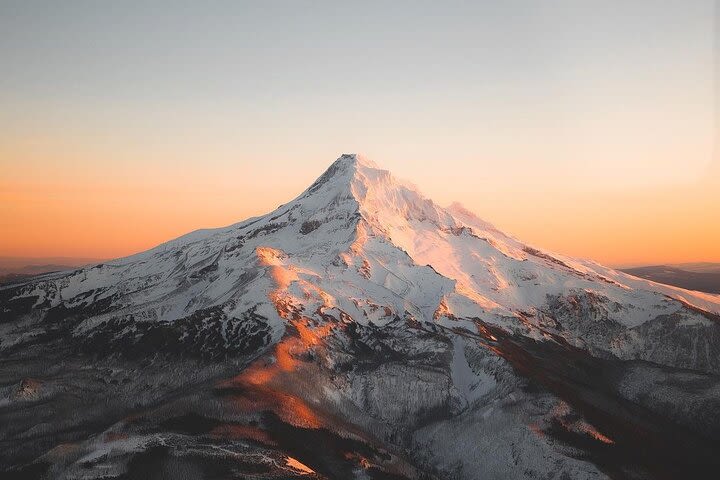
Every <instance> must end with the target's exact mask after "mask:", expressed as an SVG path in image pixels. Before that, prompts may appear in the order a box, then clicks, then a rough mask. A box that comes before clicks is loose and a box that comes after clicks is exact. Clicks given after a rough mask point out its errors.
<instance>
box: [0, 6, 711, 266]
mask: <svg viewBox="0 0 720 480" xmlns="http://www.w3.org/2000/svg"><path fill="white" fill-rule="evenodd" d="M148 3H151V5H148ZM340 3H344V5H341V4H340ZM715 16H716V13H715V11H714V4H713V2H712V1H711V0H707V1H701V0H683V1H679V0H678V1H658V0H653V1H643V0H635V1H632V2H627V1H609V0H603V1H594V0H585V1H576V0H567V1H552V0H548V1H542V2H535V1H518V0H510V1H503V2H495V1H475V2H421V1H412V2H403V1H395V2H372V1H369V2H368V1H365V2H320V1H308V2H301V1H292V2H290V1H288V2H272V1H262V2H260V1H258V2H240V1H223V2H220V1H216V2H212V1H210V2H178V1H174V2H160V1H154V2H130V1H123V2H95V1H84V2H81V1H68V2H54V1H49V2H37V1H29V0H22V1H8V0H2V1H0V65H2V74H1V75H0V106H1V108H0V256H82V257H115V256H121V255H126V254H130V253H133V252H136V251H139V250H143V249H146V248H149V247H151V246H153V245H155V244H157V243H160V242H162V241H164V240H167V239H169V238H171V237H174V236H178V235H180V234H182V233H185V232H187V231H190V230H193V229H196V228H201V227H212V226H221V225H225V224H229V223H233V222H236V221H239V220H242V219H244V218H246V217H248V216H252V215H257V214H260V213H264V212H267V211H269V210H272V209H274V208H275V207H276V206H277V205H278V204H280V203H284V202H286V201H288V200H290V199H291V198H292V197H294V196H295V195H297V194H298V193H299V192H300V191H302V190H303V189H304V188H305V187H307V186H308V185H309V184H310V183H311V182H312V181H313V180H314V179H315V177H317V176H318V175H320V174H321V173H322V171H323V170H324V169H325V168H326V167H327V166H328V165H329V164H330V163H331V162H332V161H333V160H334V159H335V158H337V156H338V155H339V154H340V153H343V152H362V153H364V154H365V155H367V156H368V157H370V158H372V159H373V160H375V161H376V162H377V163H379V164H381V165H383V166H385V167H386V168H388V169H390V170H391V171H393V172H394V173H395V174H396V175H398V176H400V177H403V178H406V179H408V180H411V181H413V182H414V183H415V184H417V185H418V186H419V187H420V188H421V189H422V190H423V191H425V193H427V194H428V195H429V196H430V197H431V198H433V199H435V200H436V201H438V203H441V204H447V203H450V202H451V201H453V200H459V201H460V202H462V203H463V204H465V205H466V206H467V207H468V208H470V209H471V210H473V211H475V212H476V213H478V214H479V215H480V216H482V217H484V218H486V219H487V220H490V221H492V222H493V223H495V224H496V225H497V226H498V227H500V228H502V229H504V230H506V231H507V232H509V233H511V234H513V235H515V236H517V237H518V238H520V239H523V240H525V241H527V242H530V243H532V244H535V245H537V246H540V247H544V248H547V249H550V250H554V251H557V252H561V253H565V254H569V255H574V256H581V257H588V258H593V259H596V260H598V261H601V262H604V263H608V264H612V265H619V264H623V265H625V264H643V263H663V262H682V261H720V220H718V218H719V217H720V215H718V211H720V193H718V192H719V191H720V181H718V178H720V168H718V163H717V162H716V161H714V151H715V150H714V145H715V142H716V141H717V137H718V135H717V127H716V124H717V122H716V121H715V117H716V112H717V99H716V96H715V94H714V93H715V90H716V79H717V75H715V74H714V72H715V70H717V67H716V65H717V59H716V48H715V46H714V42H715V40H714V35H715V26H714V20H715Z"/></svg>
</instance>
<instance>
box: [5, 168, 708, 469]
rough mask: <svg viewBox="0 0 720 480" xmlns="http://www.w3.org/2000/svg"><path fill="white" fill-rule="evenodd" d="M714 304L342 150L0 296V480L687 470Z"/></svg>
mask: <svg viewBox="0 0 720 480" xmlns="http://www.w3.org/2000/svg"><path fill="white" fill-rule="evenodd" d="M719 313H720V297H718V296H717V295H711V294H702V293H699V292H690V291H687V290H682V289H679V288H674V287H667V286H662V285H659V284H655V283H652V282H649V281H645V280H640V279H637V278H634V277H631V276H629V275H626V274H623V273H620V272H616V271H613V270H611V269H608V268H605V267H602V266H600V265H597V264H595V263H593V262H587V261H581V260H576V259H571V258H566V257H563V256H559V255H553V254H551V253H548V252H544V251H542V250H539V249H537V248H534V247H531V246H528V245H525V244H523V243H521V242H520V241H518V240H516V239H514V238H511V237H509V236H507V235H505V234H503V233H502V232H500V231H498V230H497V229H495V228H494V227H493V226H492V225H490V224H488V223H487V222H484V221H482V220H480V219H479V218H477V217H475V216H474V215H473V214H472V213H470V212H468V211H467V210H465V209H464V208H462V207H461V206H459V205H457V204H454V205H452V206H450V207H448V208H442V207H440V206H438V205H436V204H435V203H433V202H432V201H431V200H429V199H427V198H425V197H424V196H422V194H420V193H419V192H418V191H417V190H416V189H415V188H414V187H412V186H411V185H408V184H406V183H403V182H401V181H398V180H397V179H395V178H394V177H393V176H392V175H391V174H390V173H389V172H387V171H385V170H382V169H380V168H379V167H377V166H376V165H374V164H373V163H372V162H370V161H368V160H366V159H364V158H362V157H359V156H357V155H343V156H341V157H340V158H339V159H338V160H337V161H336V162H334V163H333V164H332V165H331V166H330V168H329V169H328V170H327V171H326V172H325V173H324V174H323V175H322V176H321V177H320V178H318V180H317V181H316V182H315V183H313V185H311V186H310V187H309V188H308V189H307V190H306V191H305V192H303V193H302V194H301V195H300V196H299V197H298V198H296V199H295V200H293V201H291V202H290V203H288V204H286V205H282V206H281V207H279V208H278V209H277V210H276V211H274V212H271V213H269V214H267V215H264V216H262V217H257V218H253V219H249V220H246V221H244V222H241V223H238V224H235V225H231V226H229V227H226V228H221V229H216V230H202V231H197V232H193V233H190V234H188V235H186V236H183V237H180V238H178V239H176V240H172V241H170V242H167V243H165V244H162V245H160V246H158V247H156V248H154V249H152V250H149V251H147V252H143V253H140V254H138V255H134V256H132V257H127V258H123V259H119V260H115V261H112V262H108V263H105V264H102V265H96V266H93V267H90V268H86V269H81V270H77V271H74V272H69V273H68V272H65V273H59V274H49V275H45V276H41V277H36V278H33V279H30V280H28V281H27V282H25V283H18V284H13V285H10V286H5V287H0V361H2V365H3V368H2V369H0V425H2V427H1V428H0V469H1V470H0V471H3V472H5V476H7V477H9V478H68V479H70V478H301V477H302V478H343V479H344V478H413V479H414V478H418V479H419V478H442V479H475V478H604V477H608V476H609V477H613V478H677V477H678V476H683V477H695V478H702V477H704V476H706V475H709V474H710V472H713V470H714V469H717V468H718V467H720V461H718V460H717V459H716V455H715V452H716V449H717V447H718V446H719V445H720V422H717V421H715V420H714V419H716V418H718V415H717V412H719V411H720V381H719V377H718V374H719V373H720V316H719V315H718V314H719Z"/></svg>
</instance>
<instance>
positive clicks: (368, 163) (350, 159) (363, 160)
mask: <svg viewBox="0 0 720 480" xmlns="http://www.w3.org/2000/svg"><path fill="white" fill-rule="evenodd" d="M335 164H338V165H347V166H351V167H352V168H358V167H369V168H378V165H377V164H376V163H375V162H373V161H372V160H370V159H369V158H367V157H366V156H365V155H362V154H360V153H343V154H342V155H340V157H338V159H337V160H335V162H333V165H335Z"/></svg>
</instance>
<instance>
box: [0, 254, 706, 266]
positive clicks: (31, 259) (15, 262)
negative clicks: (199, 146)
mask: <svg viewBox="0 0 720 480" xmlns="http://www.w3.org/2000/svg"><path fill="white" fill-rule="evenodd" d="M137 253H141V252H134V253H130V254H128V255H120V256H117V257H84V256H83V257H75V256H69V255H48V256H24V255H17V256H14V255H1V256H0V268H12V267H15V268H17V267H31V266H44V265H56V266H67V267H82V266H85V265H90V264H93V263H102V262H107V261H109V260H115V259H119V258H124V257H127V256H131V255H135V254H137ZM62 262H68V263H62ZM599 263H601V264H602V265H606V266H608V267H611V268H614V269H618V270H620V269H628V268H638V267H659V266H668V267H680V266H698V265H720V260H718V261H712V260H698V261H692V262H623V263H617V264H616V263H602V262H599Z"/></svg>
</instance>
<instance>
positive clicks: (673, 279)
mask: <svg viewBox="0 0 720 480" xmlns="http://www.w3.org/2000/svg"><path fill="white" fill-rule="evenodd" d="M622 271H623V272H625V273H629V274H630V275H634V276H636V277H640V278H646V279H648V280H652V281H654V282H659V283H664V284H667V285H675V286H676V287H682V288H687V289H688V290H697V291H700V292H707V293H720V265H718V264H716V263H715V264H714V263H700V264H681V265H652V266H647V267H634V268H624V269H623V270H622Z"/></svg>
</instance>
